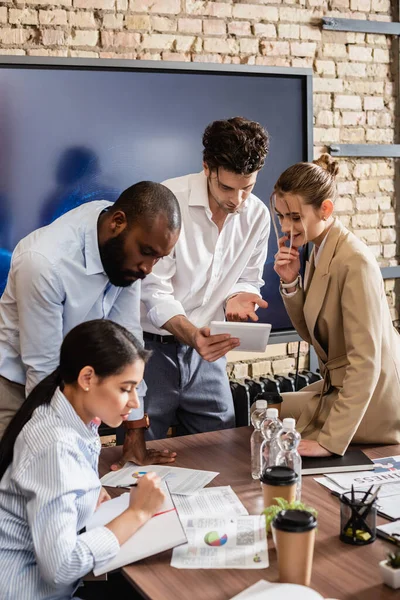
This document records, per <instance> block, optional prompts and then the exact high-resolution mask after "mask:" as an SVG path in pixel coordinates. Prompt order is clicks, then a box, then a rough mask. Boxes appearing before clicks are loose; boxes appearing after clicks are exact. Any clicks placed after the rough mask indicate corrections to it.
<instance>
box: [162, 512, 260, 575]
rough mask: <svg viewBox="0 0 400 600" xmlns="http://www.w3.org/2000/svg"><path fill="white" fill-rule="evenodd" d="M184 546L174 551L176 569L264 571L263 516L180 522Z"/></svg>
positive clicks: (196, 519)
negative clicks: (184, 541)
mask: <svg viewBox="0 0 400 600" xmlns="http://www.w3.org/2000/svg"><path fill="white" fill-rule="evenodd" d="M182 523H183V526H184V528H185V532H186V535H187V539H188V543H187V544H185V545H184V546H181V547H179V548H174V551H173V553H172V560H171V566H172V567H176V568H177V569H265V568H266V567H268V564H269V563H268V549H267V537H266V532H265V517H264V515H257V516H243V517H237V518H231V519H230V518H223V517H215V518H213V517H209V518H203V519H202V518H195V519H191V518H188V519H183V520H182Z"/></svg>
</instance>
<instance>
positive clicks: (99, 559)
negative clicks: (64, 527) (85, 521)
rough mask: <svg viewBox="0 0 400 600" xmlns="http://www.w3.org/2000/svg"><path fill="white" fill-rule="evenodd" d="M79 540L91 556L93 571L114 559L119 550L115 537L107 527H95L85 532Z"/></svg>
mask: <svg viewBox="0 0 400 600" xmlns="http://www.w3.org/2000/svg"><path fill="white" fill-rule="evenodd" d="M79 539H80V541H81V542H83V543H84V544H86V546H87V547H88V548H89V551H90V553H91V555H92V556H93V569H99V568H101V567H102V566H103V565H104V564H105V563H108V562H109V561H110V560H112V559H113V558H115V557H116V556H117V554H118V552H119V549H120V545H119V542H118V540H117V538H116V536H115V535H114V534H113V532H112V531H111V530H110V529H108V528H107V527H95V528H94V529H91V530H90V531H85V533H82V534H81V535H80V536H79Z"/></svg>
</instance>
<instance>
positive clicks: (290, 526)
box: [272, 510, 317, 533]
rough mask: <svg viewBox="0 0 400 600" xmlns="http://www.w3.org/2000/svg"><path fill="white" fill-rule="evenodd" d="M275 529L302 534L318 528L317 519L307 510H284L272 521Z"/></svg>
mask: <svg viewBox="0 0 400 600" xmlns="http://www.w3.org/2000/svg"><path fill="white" fill-rule="evenodd" d="M272 525H273V526H274V527H275V529H280V530H281V531H293V532H295V533H301V532H302V531H309V530H310V529H314V527H316V526H317V519H316V518H315V517H314V515H312V514H311V513H310V512H308V511H307V510H282V511H281V512H280V513H278V515H277V516H276V517H275V519H274V520H273V521H272Z"/></svg>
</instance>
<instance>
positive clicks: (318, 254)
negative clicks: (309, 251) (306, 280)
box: [314, 228, 330, 266]
mask: <svg viewBox="0 0 400 600" xmlns="http://www.w3.org/2000/svg"><path fill="white" fill-rule="evenodd" d="M329 231H330V228H329ZM329 231H328V233H327V234H326V236H325V237H324V239H323V240H322V243H321V245H320V247H319V248H318V250H317V247H316V246H314V264H315V266H317V265H318V263H319V260H320V258H321V252H322V250H323V249H324V246H325V244H326V240H327V239H328V235H329Z"/></svg>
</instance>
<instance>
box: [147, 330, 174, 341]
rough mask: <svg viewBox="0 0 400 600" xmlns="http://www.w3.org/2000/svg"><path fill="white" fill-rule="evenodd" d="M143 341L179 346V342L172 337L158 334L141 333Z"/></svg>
mask: <svg viewBox="0 0 400 600" xmlns="http://www.w3.org/2000/svg"><path fill="white" fill-rule="evenodd" d="M143 339H144V340H147V341H148V342H158V343H159V344H177V343H178V344H179V340H178V339H177V338H176V337H175V336H174V335H158V333H149V332H148V331H144V332H143Z"/></svg>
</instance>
